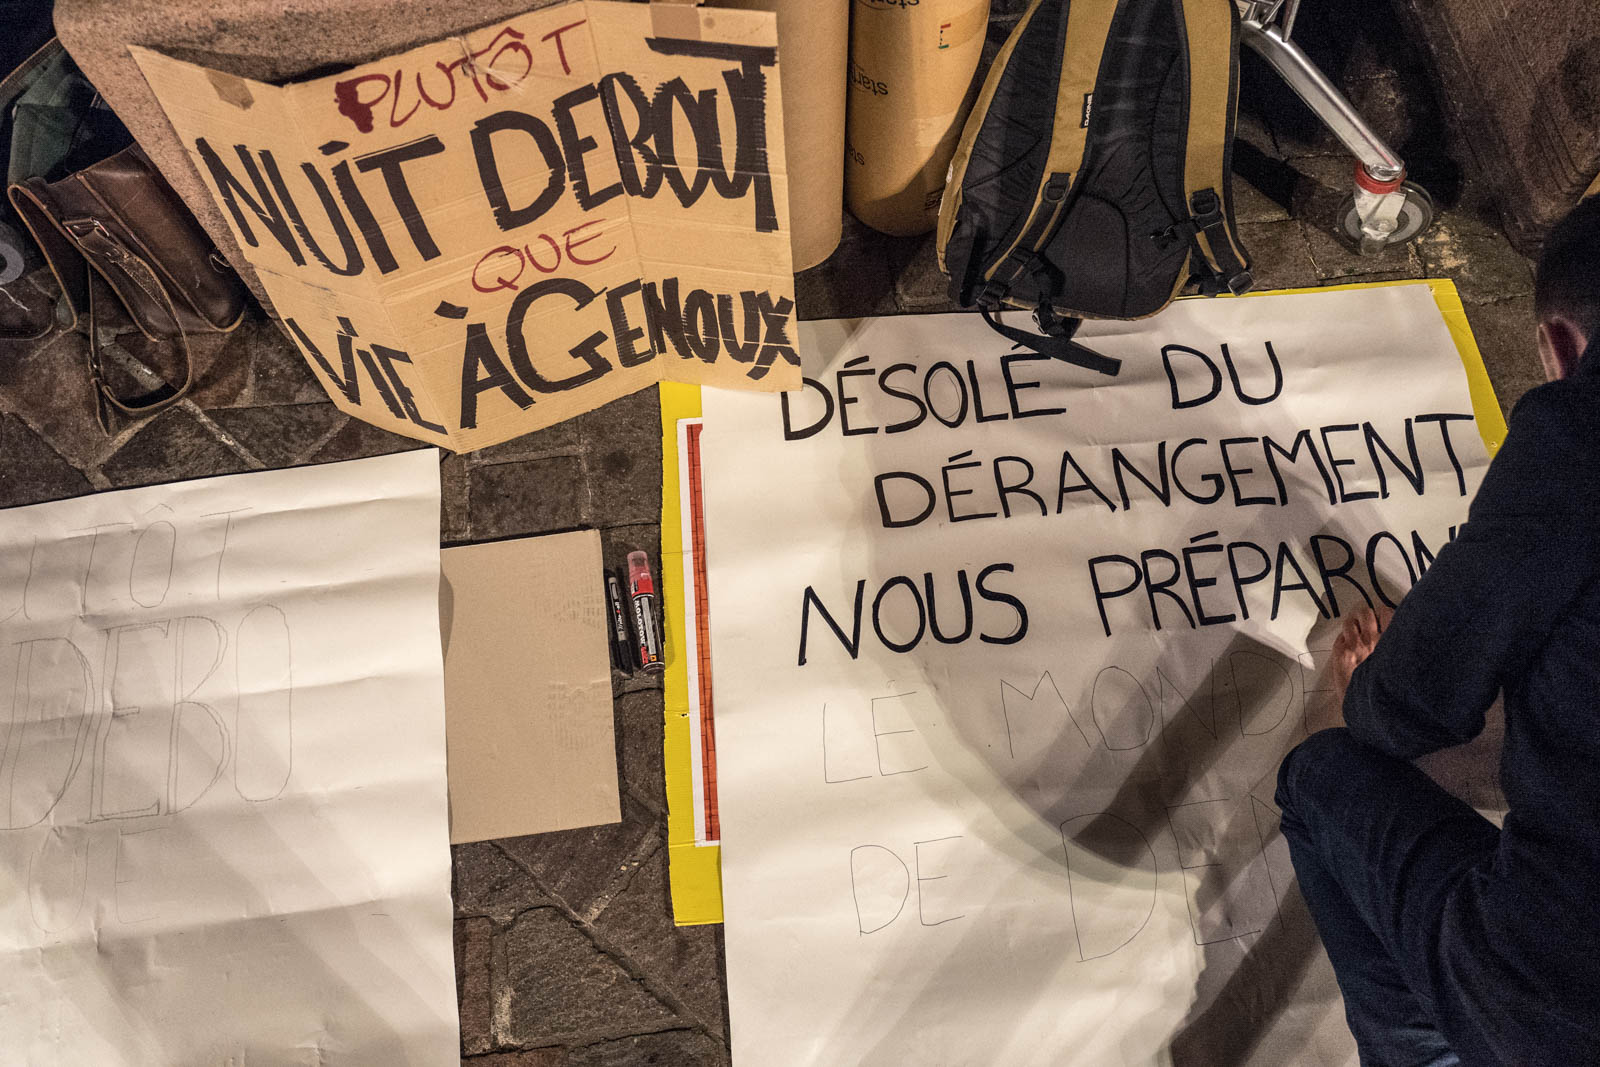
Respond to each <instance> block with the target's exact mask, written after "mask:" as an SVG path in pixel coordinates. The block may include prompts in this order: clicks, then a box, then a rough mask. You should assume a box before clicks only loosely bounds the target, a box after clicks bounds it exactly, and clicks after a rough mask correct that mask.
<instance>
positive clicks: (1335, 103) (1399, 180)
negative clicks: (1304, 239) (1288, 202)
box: [1236, 0, 1433, 254]
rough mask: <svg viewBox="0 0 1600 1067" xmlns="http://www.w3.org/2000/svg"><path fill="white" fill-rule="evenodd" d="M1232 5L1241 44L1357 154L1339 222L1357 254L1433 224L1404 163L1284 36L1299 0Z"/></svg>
mask: <svg viewBox="0 0 1600 1067" xmlns="http://www.w3.org/2000/svg"><path fill="white" fill-rule="evenodd" d="M1236 3H1237V4H1238V6H1239V17H1240V34H1241V37H1242V39H1243V41H1244V43H1245V44H1247V45H1249V46H1250V47H1251V48H1252V49H1253V50H1254V51H1255V52H1256V53H1257V54H1258V55H1260V56H1261V58H1263V59H1264V60H1266V61H1267V63H1269V64H1270V65H1271V66H1272V68H1273V69H1274V70H1275V71H1277V72H1278V75H1279V76H1280V77H1282V78H1283V80H1284V82H1285V83H1287V84H1288V86H1289V88H1291V89H1293V90H1294V92H1295V94H1296V95H1297V96H1299V97H1300V99H1302V100H1304V101H1305V102H1306V105H1307V106H1308V107H1310V108H1311V110H1312V111H1313V112H1314V113H1315V114H1316V116H1317V118H1319V119H1321V120H1322V123H1323V125H1325V126H1327V127H1328V129H1329V130H1330V131H1332V133H1333V135H1334V136H1335V137H1337V138H1338V139H1339V141H1340V143H1342V144H1343V145H1344V146H1345V148H1347V149H1349V151H1350V154H1351V155H1353V156H1355V157H1356V160H1357V173H1356V183H1355V186H1356V187H1355V190H1354V192H1353V193H1352V196H1351V199H1350V201H1349V202H1347V204H1346V206H1345V210H1344V211H1343V212H1341V214H1340V220H1339V229H1340V230H1341V231H1343V233H1344V235H1345V236H1346V237H1347V238H1348V239H1350V240H1351V241H1352V242H1353V243H1355V244H1356V245H1357V246H1358V247H1359V249H1360V251H1361V252H1363V253H1365V254H1375V253H1377V252H1381V251H1382V250H1383V249H1384V248H1385V247H1387V246H1389V245H1391V244H1397V243H1402V242H1404V241H1408V240H1410V239H1411V238H1412V237H1415V236H1416V235H1417V234H1418V233H1420V232H1422V230H1424V229H1426V228H1427V226H1428V224H1429V223H1431V222H1432V221H1433V202H1432V200H1431V198H1429V197H1428V194H1427V193H1426V192H1425V191H1424V190H1423V189H1422V188H1421V187H1420V186H1417V185H1415V184H1413V183H1410V182H1407V181H1405V176H1406V165H1405V162H1404V161H1403V160H1402V159H1401V158H1400V157H1399V156H1398V155H1397V154H1396V153H1395V152H1394V150H1393V149H1391V148H1390V147H1389V146H1388V145H1387V144H1386V143H1384V140H1383V138H1381V137H1379V136H1378V134H1377V133H1376V132H1375V131H1374V130H1373V129H1372V127H1371V126H1368V125H1367V122H1366V120H1365V119H1363V118H1362V117H1361V115H1360V113H1359V112H1357V111H1356V109H1355V108H1354V107H1353V106H1352V105H1351V103H1350V101H1349V100H1348V99H1346V98H1345V95H1344V94H1343V93H1341V92H1340V91H1339V90H1338V89H1337V88H1336V87H1335V86H1334V84H1333V83H1332V82H1331V81H1329V80H1328V76H1327V75H1326V74H1324V73H1322V71H1321V70H1319V69H1318V68H1317V66H1316V64H1314V63H1312V62H1311V59H1310V57H1308V56H1307V55H1306V54H1305V52H1304V51H1302V50H1301V48H1300V46H1299V45H1297V44H1295V43H1294V42H1293V41H1291V40H1290V36H1291V35H1292V34H1293V33H1294V23H1295V16H1296V15H1297V14H1299V10H1300V0H1236Z"/></svg>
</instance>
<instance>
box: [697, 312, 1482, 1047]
mask: <svg viewBox="0 0 1600 1067" xmlns="http://www.w3.org/2000/svg"><path fill="white" fill-rule="evenodd" d="M1450 295H1453V293H1451V294H1450ZM804 328H805V330H806V331H807V336H806V346H807V347H806V353H807V354H806V368H805V377H806V383H805V386H804V389H803V391H801V392H799V393H793V394H785V395H784V396H783V397H781V398H777V397H772V398H769V397H755V396H740V395H735V394H730V393H722V392H716V391H711V390H708V391H706V393H705V396H704V430H703V431H702V447H703V450H704V451H703V455H704V486H705V511H706V524H707V544H708V546H709V551H710V557H709V568H710V597H711V603H712V605H713V608H714V610H713V611H712V613H711V616H710V622H711V651H712V661H713V663H714V664H715V668H716V674H715V697H716V742H717V787H718V801H719V811H718V813H719V818H720V827H721V835H722V851H721V859H722V876H723V902H724V911H725V916H726V923H727V927H726V937H727V952H728V994H729V997H728V1002H729V1013H730V1026H731V1034H732V1040H733V1048H734V1059H735V1062H740V1061H741V1060H743V1061H754V1062H760V1063H763V1064H773V1065H786V1064H836V1063H872V1064H898V1063H918V1064H930V1065H940V1064H948V1065H960V1064H973V1063H1004V1064H1008V1065H1009V1064H1014V1065H1019V1067H1021V1065H1029V1064H1037V1065H1051V1067H1057V1065H1065V1064H1082V1065H1093V1067H1117V1065H1133V1064H1139V1065H1144V1064H1156V1063H1164V1064H1180V1065H1191V1067H1193V1065H1205V1067H1211V1065H1219V1064H1238V1065H1246V1064H1250V1065H1258V1067H1281V1065H1283V1064H1304V1063H1316V1064H1326V1065H1330V1067H1331V1065H1341V1064H1354V1063H1355V1059H1356V1056H1355V1049H1354V1045H1353V1043H1352V1041H1351V1038H1350V1035H1349V1031H1348V1029H1347V1028H1346V1026H1345V1023H1344V1018H1343V1013H1342V1006H1341V1003H1340V1000H1339V993H1338V989H1337V987H1336V985H1335V984H1334V981H1333V975H1332V972H1331V969H1330V968H1329V966H1328V964H1327V961H1326V959H1325V958H1324V957H1323V955H1322V950H1321V948H1320V946H1319V944H1318V942H1317V938H1316V933H1315V930H1314V928H1313V927H1312V926H1311V923H1310V919H1309V916H1308V915H1307V913H1306V911H1305V909H1304V906H1303V903H1302V902H1301V901H1300V900H1299V897H1298V893H1297V890H1296V889H1295V882H1294V872H1293V870H1292V866H1291V864H1290V862H1289V858H1288V854H1287V849H1286V846H1285V844H1284V842H1283V839H1282V837H1281V835H1280V834H1279V832H1278V812H1277V809H1276V807H1275V806H1274V803H1273V792H1274V783H1275V775H1276V770H1277V766H1278V763H1279V761H1280V759H1281V757H1282V756H1283V754H1284V753H1285V752H1286V751H1287V750H1288V749H1289V748H1290V747H1291V746H1293V745H1294V744H1296V743H1297V742H1298V741H1300V740H1302V739H1303V738H1305V737H1306V736H1307V733H1308V731H1310V730H1315V729H1317V728H1319V727H1320V726H1322V725H1326V724H1328V723H1329V717H1330V715H1331V714H1332V713H1333V711H1334V710H1335V709H1334V708H1333V707H1332V706H1331V698H1330V694H1329V693H1328V691H1327V689H1326V687H1325V685H1324V683H1323V682H1322V680H1321V668H1322V666H1323V664H1324V662H1325V659H1326V654H1327V651H1328V650H1329V649H1330V647H1331V646H1332V643H1333V639H1334V637H1335V635H1336V634H1337V632H1338V629H1339V627H1340V625H1341V622H1342V620H1343V618H1344V617H1345V616H1347V615H1348V614H1349V613H1350V612H1351V611H1352V610H1353V609H1355V608H1360V607H1364V606H1366V605H1369V604H1370V605H1379V606H1381V605H1384V604H1391V605H1392V604H1394V603H1397V602H1398V601H1399V600H1400V599H1401V598H1402V597H1403V596H1404V595H1405V593H1406V591H1407V590H1408V589H1409V588H1410V587H1411V586H1412V585H1413V584H1414V583H1415V582H1416V581H1417V580H1418V578H1419V576H1420V575H1421V574H1422V573H1423V572H1425V571H1426V570H1427V569H1428V567H1429V565H1430V564H1431V563H1432V561H1433V560H1434V558H1435V556H1436V555H1437V554H1438V553H1439V552H1441V551H1442V550H1444V546H1445V545H1446V544H1448V543H1449V541H1450V540H1451V539H1452V537H1454V535H1455V530H1456V529H1457V527H1458V526H1459V524H1460V523H1462V522H1463V521H1464V520H1465V518H1466V513H1467V505H1468V502H1469V500H1470V499H1471V496H1472V494H1473V492H1474V491H1475V489H1476V487H1477V484H1478V481H1479V479H1480V478H1481V476H1482V473H1483V470H1484V467H1485V464H1486V462H1487V457H1486V454H1485V446H1484V443H1483V441H1482V440H1480V438H1479V433H1478V428H1477V427H1475V425H1474V404H1473V402H1472V400H1471V399H1470V397H1469V390H1468V384H1467V376H1466V375H1464V374H1463V372H1462V364H1463V355H1462V354H1458V352H1457V349H1456V346H1455V344H1453V343H1452V335H1451V333H1450V331H1449V330H1448V329H1447V328H1446V324H1445V322H1444V321H1443V320H1442V318H1441V314H1440V310H1439V308H1438V307H1436V305H1435V303H1434V300H1433V299H1432V298H1431V294H1430V291H1429V287H1428V286H1427V285H1410V286H1400V287H1392V288H1375V289H1374V288H1369V289H1362V290H1356V291H1347V292H1329V293H1317V294H1306V295H1285V296H1268V297H1262V298H1247V299H1239V300H1219V301H1180V302H1178V303H1175V304H1174V305H1173V306H1172V307H1171V308H1169V309H1168V310H1167V311H1165V312H1163V313H1162V314H1161V315H1159V316H1157V317H1155V318H1152V319H1147V320H1144V321H1142V322H1138V323H1109V322H1092V323H1089V324H1087V325H1086V326H1085V327H1084V333H1083V334H1081V335H1080V336H1082V337H1084V339H1085V342H1086V343H1087V344H1089V345H1090V346H1092V347H1093V348H1095V349H1096V350H1097V351H1099V352H1102V353H1104V354H1106V355H1108V356H1114V357H1120V358H1121V359H1122V360H1123V372H1122V375H1121V376H1120V377H1119V378H1118V379H1116V380H1115V381H1114V382H1107V381H1106V380H1104V379H1102V378H1100V377H1098V376H1096V375H1093V374H1090V373H1088V372H1084V371H1082V370H1080V369H1078V368H1075V367H1072V366H1070V365H1068V364H1065V363H1061V362H1057V361H1053V360H1051V359H1048V358H1046V357H1043V356H1040V355H1038V354H1036V353H1033V352H1028V351H1025V350H1017V351H1013V350H1011V347H1010V346H1009V345H1008V343H1007V342H1006V341H1004V340H1003V339H1000V338H998V337H996V336H995V335H994V334H993V333H992V332H991V331H990V330H988V328H987V327H986V326H984V324H983V323H982V322H981V321H979V320H978V319H977V318H976V317H975V316H970V315H938V316H915V317H900V318H892V319H865V320H851V321H831V322H817V323H806V324H805V327H804ZM1468 343H1469V344H1470V335H1468ZM1471 352H1472V355H1473V357H1474V358H1475V357H1476V350H1475V349H1472V350H1471ZM1491 409H1492V410H1493V417H1494V418H1496V419H1497V418H1498V410H1497V409H1493V406H1492V404H1491ZM773 471H784V472H786V474H785V476H784V477H782V478H773V477H772V472H773ZM1443 651H1444V652H1445V653H1446V654H1447V650H1443Z"/></svg>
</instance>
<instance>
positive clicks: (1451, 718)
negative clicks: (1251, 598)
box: [1344, 382, 1600, 759]
mask: <svg viewBox="0 0 1600 1067" xmlns="http://www.w3.org/2000/svg"><path fill="white" fill-rule="evenodd" d="M1596 408H1597V397H1596V394H1595V391H1594V390H1593V389H1588V388H1579V387H1577V386H1576V384H1574V383H1568V382H1558V383H1554V384H1552V385H1546V386H1541V387H1540V388H1538V389H1535V390H1532V391H1530V392H1529V393H1528V394H1527V395H1526V396H1525V397H1524V398H1523V400H1522V402H1521V403H1519V404H1518V405H1517V409H1516V411H1515V412H1514V413H1513V415H1512V419H1511V427H1510V432H1509V433H1508V435H1507V437H1506V441H1505V444H1504V445H1503V446H1502V448H1501V450H1500V453H1499V455H1498V456H1496V457H1495V460H1494V462H1493V463H1492V464H1491V465H1490V468H1489V471H1488V472H1487V474H1486V475H1485V476H1484V481H1483V485H1482V486H1481V487H1480V488H1479V490H1478V494H1477V497H1476V498H1475V499H1474V500H1473V502H1472V507H1471V509H1470V512H1469V514H1468V519H1467V523H1466V525H1465V526H1463V527H1462V528H1461V529H1460V531H1459V532H1458V534H1457V536H1456V539H1455V540H1454V541H1453V542H1451V543H1450V544H1448V545H1446V546H1445V547H1444V548H1442V549H1441V550H1440V551H1439V555H1438V558H1437V559H1436V560H1435V561H1434V563H1433V566H1431V567H1430V568H1429V569H1428V572H1427V574H1425V575H1424V576H1423V577H1422V579H1421V580H1420V581H1419V582H1418V583H1417V584H1416V586H1415V588H1413V589H1412V590H1411V592H1410V593H1409V594H1407V595H1406V597H1405V598H1404V600H1403V601H1402V602H1401V604H1400V607H1399V609H1398V610H1397V611H1396V612H1395V616H1394V619H1393V620H1392V621H1391V622H1390V624H1389V627H1388V629H1387V630H1385V632H1384V634H1383V636H1382V637H1381V638H1380V639H1379V641H1378V645H1377V648H1376V649H1375V650H1374V651H1373V653H1372V655H1371V656H1369V657H1368V658H1367V660H1366V662H1364V663H1363V664H1361V666H1359V667H1358V668H1356V671H1355V674H1354V676H1353V677H1352V678H1351V681H1350V688H1349V690H1348V691H1347V692H1346V694H1345V701H1344V715H1345V721H1346V723H1347V725H1348V726H1349V728H1350V730H1351V732H1352V733H1353V734H1354V735H1355V736H1356V737H1357V738H1358V739H1359V740H1361V741H1363V742H1365V743H1366V744H1368V745H1371V746H1373V747H1374V748H1377V749H1379V750H1381V751H1383V752H1387V753H1389V754H1390V755H1393V756H1397V757H1400V758H1402V759H1410V758H1413V757H1415V756H1419V755H1422V754H1424V753H1427V752H1432V751H1435V750H1437V749H1441V748H1447V747H1449V746H1451V745H1456V744H1461V743H1463V742H1465V741H1469V740H1471V739H1472V738H1473V737H1475V736H1477V734H1478V733H1479V732H1480V731H1481V730H1482V729H1483V720H1484V713H1485V712H1486V711H1487V710H1488V708H1489V706H1490V704H1492V703H1493V702H1494V700H1495V697H1496V696H1498V695H1499V693H1500V691H1501V690H1502V689H1503V688H1505V687H1507V686H1508V685H1510V684H1513V683H1514V682H1515V680H1516V679H1517V678H1518V677H1519V676H1520V675H1521V673H1522V672H1523V671H1524V670H1525V668H1526V667H1527V666H1528V664H1529V663H1530V661H1532V660H1533V659H1534V657H1535V655H1536V653H1537V652H1538V650H1539V648H1540V646H1542V645H1543V644H1544V642H1545V641H1546V639H1547V638H1548V637H1549V635H1550V633H1551V631H1552V629H1553V628H1554V627H1555V625H1556V623H1557V621H1558V619H1559V618H1560V616H1561V615H1562V613H1563V612H1565V611H1566V610H1567V608H1568V607H1569V606H1570V605H1571V604H1572V602H1573V601H1574V600H1575V599H1576V598H1577V596H1578V595H1579V593H1580V592H1581V591H1582V589H1583V587H1584V586H1585V585H1586V584H1587V583H1588V582H1589V581H1590V580H1592V579H1593V578H1594V577H1595V574H1596V567H1595V560H1596V552H1595V545H1596V534H1595V526H1596V524H1597V523H1600V512H1597V509H1596V504H1597V503H1600V498H1597V495H1596V494H1597V492H1600V464H1597V463H1596V455H1597V453H1596V447H1597V444H1596V441H1595V438H1594V437H1593V434H1594V433H1595V432H1596V431H1597V430H1600V426H1597V415H1596Z"/></svg>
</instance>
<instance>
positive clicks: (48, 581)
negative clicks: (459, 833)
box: [0, 449, 460, 1067]
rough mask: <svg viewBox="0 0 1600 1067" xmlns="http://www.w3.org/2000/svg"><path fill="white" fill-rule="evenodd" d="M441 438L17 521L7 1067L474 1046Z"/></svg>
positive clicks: (1, 912) (8, 619) (1, 1006)
mask: <svg viewBox="0 0 1600 1067" xmlns="http://www.w3.org/2000/svg"><path fill="white" fill-rule="evenodd" d="M438 587H439V456H438V453H437V452H435V451H434V450H433V449H420V450H418V451H415V452H406V453H401V454H399V455H392V456H382V457H379V458H376V459H363V460H356V461H354V462H350V463H336V464H327V465H323V466H315V467H302V468H298V469H295V470H282V471H264V472H257V473H251V474H240V475H231V476H228V477H223V478H207V479H203V480H199V481H192V482H180V483H178V484H176V485H162V486H152V487H149V488H143V489H130V490H125V491H122V492H117V493H100V494H93V495H90V496H85V497H80V498H78V499H76V500H62V501H57V502H55V503H50V504H40V505H37V506H34V507H27V508H17V509H15V510H11V511H5V512H0V798H3V800H0V1035H3V1041H0V1048H3V1050H0V1061H3V1062H5V1063H7V1064H22V1063H26V1064H95V1065H98V1067H120V1065H130V1067H132V1065H138V1067H145V1065H150V1064H180V1063H183V1064H201V1063H206V1064H221V1063H232V1064H245V1063H291V1062H292V1063H319V1064H324V1065H327V1067H357V1065H362V1064H379V1063H381V1064H412V1065H424V1064H426V1065H438V1064H450V1063H456V1062H459V1055H460V1038H459V1033H458V1025H457V1015H456V1000H455V983H454V981H453V977H452V976H453V963H454V958H453V955H452V949H451V907H450V852H449V848H448V833H447V817H446V799H445V715H444V681H443V667H442V663H441V657H440V651H439V628H438V627H439V622H438V620H439V600H438V596H439V594H438Z"/></svg>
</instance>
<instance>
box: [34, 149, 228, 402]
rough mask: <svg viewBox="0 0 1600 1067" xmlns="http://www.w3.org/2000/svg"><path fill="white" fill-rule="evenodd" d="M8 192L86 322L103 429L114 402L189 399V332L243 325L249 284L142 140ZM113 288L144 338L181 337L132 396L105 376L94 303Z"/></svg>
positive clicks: (76, 319) (74, 315)
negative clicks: (56, 177)
mask: <svg viewBox="0 0 1600 1067" xmlns="http://www.w3.org/2000/svg"><path fill="white" fill-rule="evenodd" d="M8 193H9V195H10V197H11V204H12V206H13V207H15V208H16V209H17V213H18V214H19V215H21V216H22V221H23V222H24V223H26V224H27V226H28V229H29V231H31V232H32V234H33V238H34V240H35V241H37V242H38V244H39V248H40V249H41V250H42V251H43V252H44V255H45V259H46V260H48V261H49V264H50V269H51V270H52V271H53V272H54V273H55V276H56V280H57V281H59V282H60V283H61V291H62V293H63V294H64V295H65V296H66V301H67V306H68V307H69V308H70V309H71V311H72V324H73V325H74V326H76V325H77V324H78V323H79V322H80V321H83V320H87V324H88V330H89V373H90V376H91V378H92V380H93V382H94V392H95V399H96V405H95V407H96V410H95V415H96V417H97V418H98V419H99V421H100V426H101V428H102V429H104V430H106V431H107V432H108V433H109V432H110V424H111V419H110V412H109V411H108V408H115V409H116V410H117V411H120V412H122V413H123V414H124V415H132V416H147V415H153V414H155V413H156V412H158V411H160V410H162V409H163V408H166V407H169V406H171V405H172V404H175V403H177V402H178V401H179V400H181V399H183V397H184V395H185V394H187V393H188V391H189V385H190V381H191V378H192V377H193V364H192V359H191V355H190V350H189V334H191V333H226V332H228V331H229V330H232V329H233V328H234V327H235V326H237V325H238V324H239V320H240V319H241V318H243V317H244V311H245V289H244V285H243V284H242V283H241V282H240V281H239V277H238V275H236V274H235V273H234V272H233V268H232V267H230V266H229V265H228V262H227V261H226V260H225V259H223V258H222V255H221V254H220V253H219V252H218V251H217V250H216V248H215V246H213V245H212V243H211V240H210V238H208V237H207V236H206V234H205V231H204V230H202V229H201V228H200V224H199V223H198V222H196V221H195V219H194V217H193V216H192V215H190V214H189V212H188V209H187V208H185V207H184V206H183V204H182V202H181V201H180V200H179V199H178V197H177V195H176V194H175V193H173V191H172V189H171V187H169V186H168V185H167V183H166V181H165V180H164V179H162V177H161V175H160V174H159V173H157V172H156V170H155V168H154V167H153V166H152V165H151V163H150V160H149V158H148V157H146V156H145V154H144V152H143V151H141V150H140V148H139V146H138V145H130V146H129V147H127V148H125V149H123V150H122V151H120V152H118V153H117V154H116V155H114V156H111V157H110V158H109V159H104V160H101V161H100V162H99V163H96V164H94V165H93V166H90V167H87V168H85V169H84V170H80V171H78V172H77V173H76V174H72V175H69V176H68V177H66V178H63V179H62V180H60V181H58V182H48V183H47V182H45V181H44V180H43V179H41V178H30V179H28V180H27V181H24V182H18V183H16V184H14V185H12V186H11V187H10V189H9V190H8ZM108 288H109V290H110V293H108V292H107V289H108ZM110 294H115V298H116V299H117V300H118V301H119V302H120V303H121V304H122V305H123V306H124V307H125V308H126V309H127V311H128V315H129V316H130V317H131V318H132V319H133V322H134V324H135V325H136V326H138V328H139V330H140V331H141V332H142V333H143V334H144V335H145V336H146V337H148V338H150V339H151V340H153V341H166V342H175V344H173V345H172V346H171V348H172V349H173V351H172V352H170V353H169V354H170V355H172V356H173V357H175V359H174V363H175V365H174V366H173V367H171V368H167V369H161V368H153V367H152V368H148V369H149V370H151V371H152V372H154V373H156V374H158V375H159V376H160V377H161V378H162V379H163V382H162V384H160V385H158V386H156V387H155V388H153V389H146V390H145V391H143V392H141V393H137V394H136V395H119V392H118V391H117V390H114V389H113V388H111V386H110V385H108V384H107V382H106V376H105V373H104V366H103V364H102V361H101V352H100V337H99V331H98V330H97V329H96V326H97V322H96V318H97V316H96V308H97V304H98V303H99V302H101V301H104V300H106V299H109V298H110Z"/></svg>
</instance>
